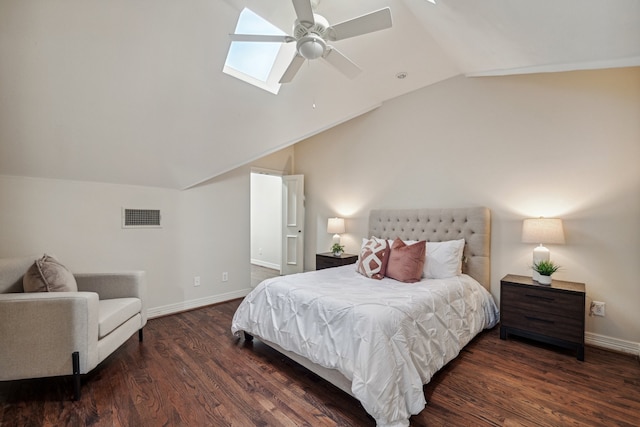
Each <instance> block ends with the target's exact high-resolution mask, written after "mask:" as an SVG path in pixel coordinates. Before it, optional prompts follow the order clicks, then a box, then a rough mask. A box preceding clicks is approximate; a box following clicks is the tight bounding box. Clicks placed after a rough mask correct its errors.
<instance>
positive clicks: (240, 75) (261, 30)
mask: <svg viewBox="0 0 640 427" xmlns="http://www.w3.org/2000/svg"><path fill="white" fill-rule="evenodd" d="M235 32H236V34H267V35H286V33H284V32H283V31H282V30H280V29H279V28H278V27H276V26H275V25H273V24H271V23H270V22H268V21H267V20H265V19H264V18H262V17H261V16H259V15H257V14H256V13H255V12H253V11H251V10H250V9H247V8H244V9H243V10H242V12H240V17H239V18H238V24H237V25H236V31H235ZM284 47H285V46H284V45H283V44H282V43H268V42H236V41H234V42H231V46H230V47H229V53H228V54H227V60H226V61H225V63H224V69H223V72H224V73H226V74H228V75H230V76H233V77H235V78H237V79H240V80H243V81H245V82H247V83H249V84H252V85H254V86H257V87H259V88H261V89H264V90H267V91H269V92H271V93H274V94H278V91H279V90H280V83H278V81H279V80H280V77H281V75H280V74H282V72H284V66H285V65H288V62H289V61H287V59H289V60H290V59H291V57H290V55H286V54H282V55H278V54H279V53H280V50H281V49H283V48H284ZM283 57H285V58H283ZM274 71H275V72H274ZM278 71H279V73H278V74H279V75H275V74H276V72H278Z"/></svg>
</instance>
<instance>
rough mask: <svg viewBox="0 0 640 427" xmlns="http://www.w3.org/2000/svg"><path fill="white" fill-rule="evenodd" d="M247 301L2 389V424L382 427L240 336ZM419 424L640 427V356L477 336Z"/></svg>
mask: <svg viewBox="0 0 640 427" xmlns="http://www.w3.org/2000/svg"><path fill="white" fill-rule="evenodd" d="M239 302H240V301H239V300H234V301H229V302H225V303H221V304H218V305H213V306H209V307H204V308H201V309H197V310H192V311H189V312H184V313H179V314H175V315H171V316H166V317H163V318H158V319H152V320H150V321H149V322H148V324H147V327H146V328H145V340H144V342H143V343H139V342H138V339H137V336H136V337H132V338H131V339H130V340H128V341H127V342H126V343H125V344H124V345H123V346H122V347H121V348H119V349H118V350H116V351H115V352H114V353H113V354H112V355H111V356H109V358H107V360H105V361H104V362H103V363H101V364H100V366H98V367H97V368H96V369H94V370H93V371H92V372H90V373H89V374H87V375H85V376H84V377H83V381H82V383H83V389H82V398H81V399H80V400H79V401H77V402H74V401H71V400H70V399H71V396H72V383H71V380H70V378H69V377H58V378H41V379H32V380H22V381H7V382H1V383H0V426H1V427H14V426H15V427H18V426H19V427H23V426H34V427H40V426H60V425H65V426H96V427H102V426H105V427H106V426H109V427H120V426H122V427H125V426H126V427H128V426H145V427H146V426H151V427H155V426H234V427H244V426H264V427H267V426H268V427H272V426H273V427H280V426H296V427H298V426H313V427H315V426H326V427H334V426H340V427H344V426H374V425H375V422H374V421H373V419H372V418H371V417H370V416H369V415H368V414H367V413H366V412H365V411H364V409H363V408H362V405H361V404H360V403H359V402H358V401H357V400H356V399H354V398H353V397H351V396H349V395H348V394H346V393H343V392H342V391H340V390H339V389H337V388H336V387H335V386H333V385H331V384H329V383H327V382H326V381H324V380H322V379H321V378H319V377H318V376H317V375H315V374H313V373H311V372H309V371H308V370H306V369H305V368H303V367H301V366H300V365H298V364H296V363H295V362H293V361H291V360H289V359H287V358H285V357H283V356H282V355H280V354H279V353H277V352H276V351H274V350H273V349H271V348H270V347H268V346H266V345H264V344H263V343H261V342H260V341H259V340H255V341H254V342H245V341H243V340H241V339H239V338H236V337H233V336H232V335H231V331H230V325H231V318H232V317H233V313H234V312H235V309H236V308H237V306H238V304H239ZM424 391H425V397H426V399H427V402H428V404H427V406H426V408H425V409H424V410H423V411H422V412H421V413H420V414H418V415H415V416H413V417H411V420H410V421H411V425H412V426H414V427H422V426H424V427H426V426H429V427H434V426H494V427H495V426H525V427H528V426H530V427H542V426H545V427H546V426H554V427H555V426H638V425H640V362H639V361H638V358H637V357H632V356H628V355H623V354H617V353H613V352H609V351H605V350H602V349H597V348H593V347H587V349H586V352H585V361H584V362H580V361H577V360H576V358H575V354H572V352H571V351H567V350H563V349H558V348H554V347H550V346H546V345H540V344H537V343H534V342H531V341H528V340H524V339H518V338H510V339H509V340H506V341H503V340H500V339H499V332H498V330H497V328H495V329H494V330H491V331H486V332H483V333H482V334H480V335H479V336H478V337H477V338H476V339H474V340H473V341H472V342H471V343H470V344H469V345H468V346H467V347H466V348H465V349H463V350H462V352H461V353H460V355H459V356H458V357H457V358H456V359H454V360H453V361H452V362H450V363H449V364H448V365H447V366H445V367H444V368H443V369H442V370H441V371H440V372H438V373H436V375H435V376H434V377H433V378H432V380H431V382H430V383H429V384H427V385H425V386H424Z"/></svg>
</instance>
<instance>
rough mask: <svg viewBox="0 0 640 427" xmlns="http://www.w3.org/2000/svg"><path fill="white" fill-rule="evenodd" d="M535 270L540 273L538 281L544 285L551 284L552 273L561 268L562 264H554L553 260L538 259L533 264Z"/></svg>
mask: <svg viewBox="0 0 640 427" xmlns="http://www.w3.org/2000/svg"><path fill="white" fill-rule="evenodd" d="M531 268H533V271H535V272H537V273H538V274H539V275H540V278H539V279H538V283H540V284H542V285H550V284H551V275H552V274H553V273H555V272H556V271H558V270H560V266H559V265H558V264H554V262H553V261H545V260H543V261H538V262H536V263H535V264H533V266H531Z"/></svg>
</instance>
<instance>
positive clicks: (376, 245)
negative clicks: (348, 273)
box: [356, 237, 389, 280]
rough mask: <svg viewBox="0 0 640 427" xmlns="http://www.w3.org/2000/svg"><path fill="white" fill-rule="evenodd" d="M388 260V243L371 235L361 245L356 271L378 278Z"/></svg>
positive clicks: (382, 274)
mask: <svg viewBox="0 0 640 427" xmlns="http://www.w3.org/2000/svg"><path fill="white" fill-rule="evenodd" d="M388 260H389V245H388V244H387V241H386V240H378V239H376V238H374V237H372V238H371V239H370V240H368V241H367V242H366V243H365V244H364V245H362V249H361V250H360V261H358V268H357V269H356V271H357V272H358V273H360V274H362V275H364V276H367V277H369V278H371V279H376V280H380V279H382V278H383V277H384V275H385V271H386V269H387V261H388Z"/></svg>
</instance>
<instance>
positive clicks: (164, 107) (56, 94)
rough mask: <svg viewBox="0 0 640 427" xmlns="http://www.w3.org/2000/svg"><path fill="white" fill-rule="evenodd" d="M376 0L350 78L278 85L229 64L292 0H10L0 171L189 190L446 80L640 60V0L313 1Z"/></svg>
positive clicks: (360, 4)
mask: <svg viewBox="0 0 640 427" xmlns="http://www.w3.org/2000/svg"><path fill="white" fill-rule="evenodd" d="M385 6H389V7H390V8H391V12H392V15H393V28H391V29H388V30H383V31H380V32H376V33H372V34H367V35H364V36H360V37H356V38H353V39H347V40H343V41H340V42H335V46H336V47H337V48H338V49H339V50H340V51H341V52H342V53H344V54H345V55H347V56H348V57H349V58H350V59H352V60H353V61H354V62H355V63H357V64H358V65H359V66H360V67H361V68H362V69H363V70H364V71H363V72H362V74H360V75H359V76H358V77H357V78H356V79H354V80H348V79H346V78H345V77H343V76H342V75H341V74H339V73H338V72H337V71H335V70H334V69H333V68H332V67H330V66H328V65H326V64H325V63H323V62H321V61H320V62H318V61H313V62H312V63H310V64H309V65H307V64H305V65H304V66H303V67H302V69H301V70H300V72H299V73H298V75H297V76H296V77H295V79H294V80H293V82H292V83H289V84H287V85H283V87H282V88H281V89H280V93H279V95H277V96H276V95H273V94H270V93H268V92H265V91H263V90H260V89H258V88H255V87H253V86H250V85H248V84H246V83H244V82H241V81H239V80H237V79H235V78H233V77H230V76H228V75H226V74H223V73H222V68H223V65H224V61H225V58H226V54H227V50H228V48H229V43H230V41H229V38H228V34H229V33H231V32H233V30H234V27H235V24H236V21H237V18H238V15H239V13H240V11H241V10H242V8H244V7H249V8H250V9H252V10H253V11H255V12H257V13H258V14H260V15H261V16H263V17H264V18H266V19H268V20H270V21H271V22H273V23H274V24H275V25H277V26H279V27H280V28H282V29H283V30H284V31H286V32H287V33H289V32H290V31H291V26H292V23H293V21H294V19H295V12H294V9H293V6H292V4H291V1H290V0H269V1H264V0H190V1H188V2H184V1H175V0H138V1H131V0H111V1H108V2H107V1H98V0H92V1H89V0H58V1H56V2H51V1H47V0H41V1H35V0H33V1H24V0H3V1H1V2H0V174H2V175H24V176H36V177H48V178H62V179H74V180H89V181H101V182H112V183H121V184H132V185H149V186H159V187H167V188H178V189H182V188H188V187H190V186H193V185H196V184H198V183H201V182H203V181H206V180H208V179H210V178H212V177H215V176H217V175H220V174H222V173H224V172H226V171H229V170H231V169H233V168H235V167H238V166H240V165H243V164H246V163H248V162H250V161H252V160H254V159H257V158H259V157H262V156H263V155H265V154H268V153H271V152H274V151H276V150H278V149H280V148H283V147H286V146H288V145H291V144H293V143H295V142H297V141H300V140H302V139H304V138H306V137H308V136H310V135H313V134H315V133H318V132H321V131H323V130H325V129H327V128H330V127H332V126H335V125H337V124H339V123H342V122H344V121H346V120H349V119H351V118H353V117H355V116H358V115H360V114H362V113H364V112H366V111H369V110H371V109H373V108H376V107H377V106H379V105H380V104H381V103H383V102H384V101H385V100H388V99H390V98H393V97H396V96H399V95H402V94H404V93H407V92H410V91H413V90H416V89H419V88H421V87H424V86H427V85H430V84H433V83H436V82H438V81H441V80H444V79H447V78H450V77H452V76H454V75H458V74H466V75H469V76H484V75H504V74H518V73H530V72H542V71H545V72H548V71H565V70H578V69H591V68H609V67H624V66H638V65H640V2H639V1H637V0H531V1H524V0H439V1H438V3H437V4H436V5H433V4H431V3H429V2H428V1H426V0H367V1H356V0H352V1H347V0H322V2H321V3H320V5H319V6H318V11H317V12H318V13H320V14H322V15H323V16H325V17H326V18H327V19H328V20H329V21H330V22H333V23H337V22H340V21H344V20H347V19H349V18H352V17H354V16H357V15H361V14H364V13H367V12H370V11H373V10H376V9H379V8H382V7H385ZM398 72H407V73H408V77H407V78H406V79H403V80H399V79H396V78H395V75H396V74H397V73H398ZM314 103H315V104H316V108H315V109H314V108H313V107H312V105H313V104H314Z"/></svg>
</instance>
